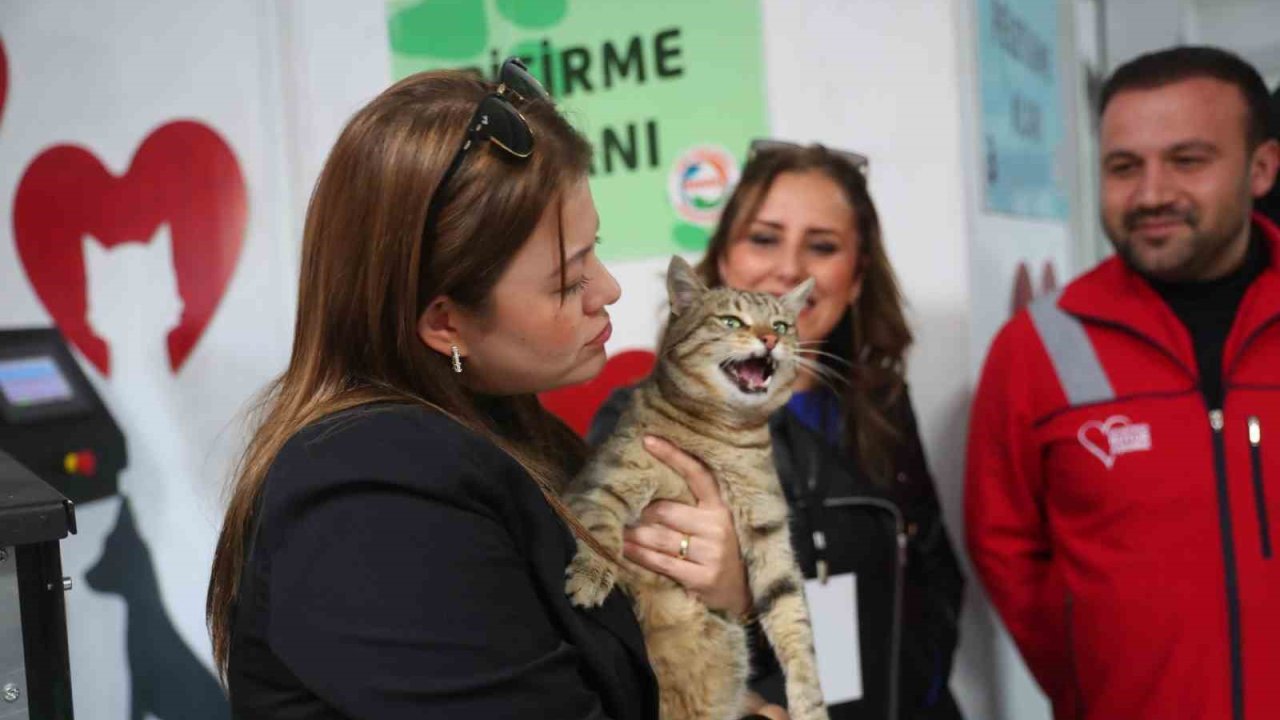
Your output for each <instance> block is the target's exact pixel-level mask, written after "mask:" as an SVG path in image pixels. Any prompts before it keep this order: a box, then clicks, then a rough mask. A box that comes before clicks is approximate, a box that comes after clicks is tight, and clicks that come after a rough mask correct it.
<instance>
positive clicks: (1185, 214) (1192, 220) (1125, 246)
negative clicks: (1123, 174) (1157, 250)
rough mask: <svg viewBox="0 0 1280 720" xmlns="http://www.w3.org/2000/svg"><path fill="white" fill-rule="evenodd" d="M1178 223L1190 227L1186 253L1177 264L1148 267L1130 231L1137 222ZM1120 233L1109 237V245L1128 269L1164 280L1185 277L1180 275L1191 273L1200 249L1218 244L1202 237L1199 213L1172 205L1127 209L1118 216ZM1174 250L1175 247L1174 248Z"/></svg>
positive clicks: (1202, 250)
mask: <svg viewBox="0 0 1280 720" xmlns="http://www.w3.org/2000/svg"><path fill="white" fill-rule="evenodd" d="M1153 221H1154V222H1158V223H1163V222H1179V223H1182V224H1185V225H1186V226H1187V227H1188V228H1190V230H1191V235H1190V237H1188V238H1186V239H1185V240H1184V241H1183V242H1184V243H1185V246H1186V249H1185V251H1184V252H1186V253H1187V256H1186V257H1184V258H1181V259H1180V262H1178V264H1177V265H1175V266H1173V267H1165V268H1160V269H1156V268H1152V267H1148V266H1146V265H1144V264H1143V261H1142V256H1141V255H1140V254H1139V252H1138V249H1137V248H1138V244H1139V242H1140V241H1139V240H1136V239H1135V238H1134V234H1135V233H1136V232H1137V231H1138V230H1139V225H1140V224H1141V223H1145V222H1153ZM1120 224H1121V231H1120V232H1121V233H1122V234H1121V236H1120V237H1119V238H1116V237H1115V236H1114V235H1113V236H1112V238H1111V244H1112V246H1113V247H1115V250H1116V255H1118V256H1119V257H1120V259H1121V260H1122V261H1123V262H1124V264H1125V265H1127V266H1128V267H1129V269H1131V270H1133V271H1134V272H1137V273H1138V274H1140V275H1142V276H1144V277H1147V278H1150V279H1154V280H1162V281H1165V282H1177V281H1180V280H1185V279H1188V278H1186V277H1183V276H1184V275H1186V274H1189V273H1188V271H1190V272H1194V271H1195V269H1196V268H1195V267H1194V265H1195V264H1196V261H1197V260H1198V259H1200V258H1201V257H1202V255H1203V253H1204V251H1205V250H1206V249H1208V248H1210V247H1217V246H1219V245H1220V243H1219V242H1216V241H1215V240H1214V239H1213V238H1210V237H1206V236H1205V235H1204V234H1203V233H1202V231H1201V228H1200V214H1199V213H1198V212H1196V210H1195V208H1187V209H1185V210H1184V209H1179V208H1177V207H1175V206H1173V205H1161V206H1159V207H1153V208H1139V209H1137V210H1131V211H1129V212H1127V213H1125V214H1124V217H1123V218H1121V221H1120ZM1175 249H1176V248H1175Z"/></svg>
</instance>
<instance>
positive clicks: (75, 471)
mask: <svg viewBox="0 0 1280 720" xmlns="http://www.w3.org/2000/svg"><path fill="white" fill-rule="evenodd" d="M62 467H63V468H64V469H65V470H66V471H67V474H68V475H83V476H84V477H93V476H94V475H96V474H97V473H98V456H97V454H96V453H94V452H93V451H92V450H80V451H78V452H72V453H67V455H66V457H64V458H63V459H62Z"/></svg>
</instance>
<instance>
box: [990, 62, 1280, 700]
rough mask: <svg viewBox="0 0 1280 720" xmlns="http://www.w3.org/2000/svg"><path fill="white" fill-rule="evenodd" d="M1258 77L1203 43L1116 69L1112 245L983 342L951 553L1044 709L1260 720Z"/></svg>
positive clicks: (1271, 153)
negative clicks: (1006, 635)
mask: <svg viewBox="0 0 1280 720" xmlns="http://www.w3.org/2000/svg"><path fill="white" fill-rule="evenodd" d="M1267 101H1268V99H1267V92H1266V88H1265V87H1264V85H1263V83H1262V79H1261V78H1260V77H1259V76H1258V73H1257V72H1256V71H1255V70H1254V69H1253V68H1252V67H1250V66H1249V65H1248V64H1247V63H1245V62H1244V61H1242V60H1240V59H1239V58H1237V57H1236V56H1234V55H1231V54H1229V53H1226V52H1224V51H1221V50H1216V49H1212V48H1186V47H1184V48H1175V49H1171V50H1165V51H1161V52H1157V53H1153V54H1150V55H1146V56H1143V57H1140V58H1138V59H1136V60H1134V61H1132V62H1130V63H1128V64H1127V65H1124V66H1123V67H1121V68H1119V69H1118V70H1116V72H1115V73H1114V74H1113V75H1112V76H1111V77H1110V78H1109V79H1108V81H1107V83H1106V85H1105V86H1104V88H1103V92H1102V103H1101V105H1102V118H1101V139H1100V142H1101V148H1100V149H1101V156H1102V167H1101V183H1102V188H1101V191H1102V198H1101V200H1102V202H1101V204H1102V220H1103V224H1104V225H1105V228H1106V231H1107V235H1108V236H1109V237H1110V238H1111V242H1112V244H1113V245H1114V246H1115V249H1116V257H1113V258H1111V259H1109V260H1107V261H1105V262H1103V263H1102V264H1101V265H1099V266H1098V267H1096V268H1094V269H1093V270H1092V271H1090V272H1089V273H1087V274H1086V275H1084V276H1083V277H1081V278H1079V279H1078V280H1076V281H1075V282H1072V283H1071V284H1070V285H1068V286H1067V287H1066V288H1065V289H1064V290H1063V291H1062V293H1061V294H1060V295H1058V296H1054V297H1049V298H1044V299H1042V300H1040V301H1037V302H1036V303H1033V304H1032V306H1031V307H1029V308H1028V309H1027V310H1025V311H1023V312H1021V313H1019V314H1018V315H1017V316H1016V317H1014V318H1013V319H1012V320H1011V321H1010V322H1009V323H1008V324H1007V325H1006V326H1005V327H1004V328H1003V329H1002V330H1001V332H1000V334H999V335H998V336H997V337H996V340H995V342H994V344H993V345H992V347H991V350H990V354H989V355H988V357H987V362H986V366H985V368H984V370H983V374H982V380H981V383H980V385H979V387H978V393H977V397H976V399H975V402H974V407H973V415H972V420H971V429H970V436H969V453H968V467H967V478H966V483H967V487H966V498H965V511H966V518H967V534H968V538H967V539H968V544H969V551H970V553H971V555H972V558H973V562H974V565H975V566H976V568H977V570H978V572H979V574H980V575H981V577H982V579H983V581H984V584H985V586H986V589H987V591H988V593H989V595H990V597H991V600H992V602H993V603H994V604H995V607H996V609H997V610H998V611H999V613H1000V616H1001V617H1002V618H1003V620H1004V623H1005V625H1006V626H1007V627H1008V629H1009V632H1010V633H1011V634H1012V635H1013V638H1014V640H1015V641H1016V643H1017V644H1018V647H1019V649H1020V650H1021V652H1022V655H1023V657H1024V658H1025V659H1026V661H1027V664H1028V665H1029V666H1030V668H1031V670H1032V672H1033V673H1034V674H1035V676H1036V678H1037V680H1038V681H1039V683H1040V685H1041V686H1042V687H1043V688H1044V690H1045V692H1046V693H1047V694H1048V695H1049V697H1050V698H1051V699H1052V701H1053V705H1054V710H1055V714H1056V716H1057V717H1058V718H1073V719H1074V718H1089V719H1101V718H1106V719H1107V720H1113V719H1115V718H1126V719H1127V718H1158V719H1160V720H1166V719H1173V718H1196V719H1204V718H1209V719H1218V718H1221V719H1223V720H1243V719H1245V718H1248V720H1271V719H1273V718H1280V530H1277V526H1278V525H1280V229H1278V228H1277V227H1276V226H1275V225H1273V224H1272V223H1271V222H1269V221H1267V220H1265V219H1264V218H1262V217H1261V216H1260V215H1257V214H1253V212H1252V210H1253V202H1254V198H1257V197H1259V196H1261V195H1263V194H1265V193H1266V192H1267V190H1268V189H1269V188H1270V187H1271V185H1272V182H1273V179H1274V177H1275V173H1276V167H1277V165H1278V164H1280V143H1277V142H1276V140H1274V139H1273V134H1272V132H1271V128H1270V127H1269V126H1270V124H1271V120H1270V116H1269V113H1268V111H1267Z"/></svg>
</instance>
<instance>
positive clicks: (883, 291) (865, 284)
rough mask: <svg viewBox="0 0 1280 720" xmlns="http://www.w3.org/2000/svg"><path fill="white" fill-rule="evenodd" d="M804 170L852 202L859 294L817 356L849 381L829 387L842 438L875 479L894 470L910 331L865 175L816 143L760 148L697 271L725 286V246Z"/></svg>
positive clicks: (712, 283) (710, 281) (880, 479)
mask: <svg viewBox="0 0 1280 720" xmlns="http://www.w3.org/2000/svg"><path fill="white" fill-rule="evenodd" d="M803 172H820V173H822V174H824V175H826V176H827V177H829V178H831V180H833V181H834V182H835V183H836V185H838V186H839V187H840V189H841V191H842V192H844V195H845V198H846V199H847V200H848V201H849V205H850V207H852V208H853V220H854V228H855V229H856V231H857V237H858V243H859V245H858V263H859V267H858V268H857V271H858V272H859V273H861V276H862V293H861V294H860V295H859V296H858V300H857V302H855V303H854V304H853V305H852V306H851V307H850V308H849V310H848V311H847V312H846V313H845V315H844V316H843V317H842V318H841V319H840V321H839V323H837V324H836V327H835V329H833V330H832V331H831V334H830V335H828V336H827V337H826V339H825V340H824V341H823V346H822V350H823V351H825V352H828V353H832V354H834V355H836V356H837V357H838V358H839V360H831V359H828V358H827V357H826V356H823V357H822V362H823V363H824V364H825V365H826V366H827V367H829V368H830V369H831V370H833V371H836V372H838V373H840V375H842V376H844V377H847V378H848V380H849V382H848V383H847V385H844V386H843V387H839V388H835V389H836V390H837V392H838V393H839V394H840V395H841V398H840V399H841V402H840V406H841V412H842V414H843V416H844V427H845V438H844V442H845V444H846V445H847V447H848V449H850V450H852V451H855V452H856V454H857V457H858V458H859V460H860V461H861V463H862V466H863V469H864V470H865V471H866V472H867V473H868V474H869V475H870V476H871V477H872V478H873V479H874V480H876V481H878V482H886V481H887V479H888V477H889V476H890V475H891V473H892V472H893V457H894V453H895V451H896V450H897V448H898V445H899V443H901V442H902V440H903V436H902V428H901V427H900V423H901V419H900V418H899V417H894V416H893V414H892V413H893V410H892V409H893V407H894V405H895V404H896V403H897V402H898V400H899V395H900V394H901V393H902V389H903V387H904V386H905V382H906V381H905V373H906V365H905V355H906V351H907V348H908V347H910V345H911V341H912V337H911V329H910V328H909V327H908V326H907V320H906V317H905V315H904V313H903V310H902V304H903V303H902V293H901V291H900V290H899V288H898V280H897V277H896V276H895V275H894V272H893V267H892V266H891V265H890V264H889V256H888V255H887V254H886V253H885V249H884V241H883V239H882V237H881V235H880V217H879V215H878V214H877V213H876V206H875V204H874V203H873V202H872V201H871V194H870V193H869V192H868V191H867V179H866V176H865V175H863V174H862V172H861V171H859V170H858V169H857V168H855V167H854V166H853V165H852V164H850V163H849V162H848V161H847V160H844V159H843V158H841V157H840V156H838V155H836V154H835V153H831V152H828V151H827V150H826V149H825V148H823V147H821V146H819V145H812V146H809V147H795V148H776V149H769V150H766V151H764V152H762V153H760V154H759V155H757V156H756V157H755V158H753V159H751V160H750V161H749V162H748V163H747V166H746V167H745V168H743V171H742V179H741V180H740V181H739V182H738V186H737V187H736V188H734V191H733V194H732V195H731V196H730V197H729V201H728V202H727V203H726V204H725V209H724V212H723V214H722V215H721V216H720V222H719V224H718V225H717V226H716V229H715V232H714V233H713V234H712V236H711V242H710V244H709V245H708V247H707V254H706V256H705V257H704V258H703V259H702V262H701V263H700V264H699V265H698V273H699V275H700V276H701V277H702V279H703V280H704V281H705V282H706V283H707V284H708V285H709V286H711V287H714V286H716V285H722V284H724V283H723V280H722V279H721V277H720V270H719V266H720V260H721V259H722V258H723V257H724V255H725V253H726V252H727V251H728V249H729V244H730V243H731V242H734V241H736V240H739V239H741V237H742V236H743V235H744V234H745V233H746V232H747V230H748V228H749V227H750V225H751V221H752V220H753V219H754V218H755V216H756V213H758V212H759V211H760V206H761V204H763V202H764V198H765V196H766V195H768V194H769V189H770V188H771V187H772V186H773V182H774V180H775V179H777V177H778V176H779V175H781V174H783V173H803Z"/></svg>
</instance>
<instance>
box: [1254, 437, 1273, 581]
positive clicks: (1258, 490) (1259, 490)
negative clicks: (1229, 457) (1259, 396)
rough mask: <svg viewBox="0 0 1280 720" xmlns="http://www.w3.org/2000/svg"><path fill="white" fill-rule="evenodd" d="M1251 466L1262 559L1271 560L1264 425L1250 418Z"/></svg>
mask: <svg viewBox="0 0 1280 720" xmlns="http://www.w3.org/2000/svg"><path fill="white" fill-rule="evenodd" d="M1249 464H1250V465H1252V466H1253V501H1254V503H1256V504H1257V506H1258V532H1259V533H1260V534H1261V536H1262V557H1264V558H1266V559H1268V560H1270V559H1271V524H1270V522H1269V520H1268V518H1267V492H1266V488H1265V487H1264V486H1263V484H1262V423H1261V422H1259V421H1258V418H1257V417H1256V416H1254V417H1250V418H1249Z"/></svg>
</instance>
